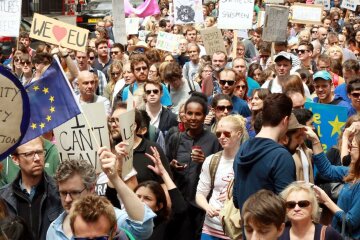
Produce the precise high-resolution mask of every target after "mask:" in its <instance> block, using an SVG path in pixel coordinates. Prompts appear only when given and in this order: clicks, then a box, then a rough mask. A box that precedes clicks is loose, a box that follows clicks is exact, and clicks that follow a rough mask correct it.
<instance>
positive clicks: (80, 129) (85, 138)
mask: <svg viewBox="0 0 360 240" xmlns="http://www.w3.org/2000/svg"><path fill="white" fill-rule="evenodd" d="M81 107H82V109H83V113H82V114H79V115H78V116H76V117H74V118H72V119H70V120H69V121H67V122H66V123H64V124H62V125H61V126H59V127H57V128H55V129H54V134H55V138H56V146H57V148H58V150H59V153H60V159H61V160H65V159H69V160H73V159H76V160H77V159H81V160H84V161H88V162H90V163H91V165H92V166H94V168H95V169H96V171H97V172H100V171H101V166H100V165H99V163H98V155H97V150H98V146H97V143H98V144H99V145H100V147H101V146H107V147H110V141H109V131H108V125H107V117H106V115H105V107H104V104H103V103H91V104H85V105H82V106H81ZM85 117H86V119H85ZM91 132H92V133H91ZM94 137H96V140H95V138H94Z"/></svg>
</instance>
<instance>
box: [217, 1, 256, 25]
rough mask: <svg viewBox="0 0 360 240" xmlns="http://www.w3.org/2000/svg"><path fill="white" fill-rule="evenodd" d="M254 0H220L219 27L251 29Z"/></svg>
mask: <svg viewBox="0 0 360 240" xmlns="http://www.w3.org/2000/svg"><path fill="white" fill-rule="evenodd" d="M253 12H254V0H220V5H219V17H218V24H217V27H218V28H220V29H250V28H252V19H253Z"/></svg>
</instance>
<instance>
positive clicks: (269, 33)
mask: <svg viewBox="0 0 360 240" xmlns="http://www.w3.org/2000/svg"><path fill="white" fill-rule="evenodd" d="M288 18H289V9H288V7H286V6H279V5H267V6H266V12H265V23H264V28H263V34H262V40H263V41H266V42H284V41H286V39H287V36H286V34H287V24H288Z"/></svg>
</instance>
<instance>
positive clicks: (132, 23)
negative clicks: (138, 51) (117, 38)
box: [125, 18, 140, 35]
mask: <svg viewBox="0 0 360 240" xmlns="http://www.w3.org/2000/svg"><path fill="white" fill-rule="evenodd" d="M139 23H140V19H139V18H125V24H126V35H130V34H138V33H139Z"/></svg>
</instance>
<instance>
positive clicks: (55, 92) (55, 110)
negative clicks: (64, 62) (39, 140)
mask: <svg viewBox="0 0 360 240" xmlns="http://www.w3.org/2000/svg"><path fill="white" fill-rule="evenodd" d="M67 81H68V80H67V79H66V78H65V76H64V74H63V72H62V70H61V69H60V66H59V64H58V62H57V61H56V60H55V59H54V60H53V62H52V63H51V65H50V66H49V67H48V69H47V70H46V71H45V72H44V73H43V75H42V76H41V78H40V79H39V80H37V81H35V82H33V83H31V84H29V85H27V86H26V87H25V89H26V91H27V94H28V96H29V102H30V122H29V127H28V129H27V131H26V134H25V136H24V138H23V140H22V142H21V144H24V143H26V142H28V141H30V140H32V139H34V138H36V137H38V136H41V135H42V134H44V133H46V132H49V131H51V130H52V129H54V128H56V127H57V126H59V125H61V124H63V123H64V122H66V121H68V120H69V119H71V118H73V117H75V116H76V115H78V114H79V113H80V109H79V107H78V105H77V103H76V101H75V98H74V95H73V93H72V89H71V88H70V86H69V84H68V82H67Z"/></svg>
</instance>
